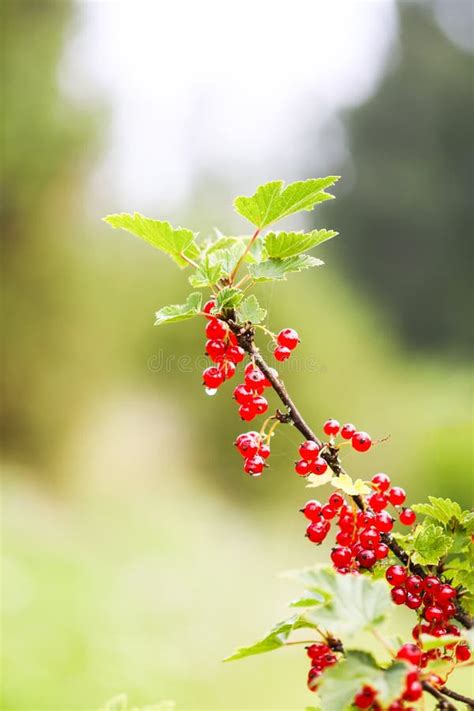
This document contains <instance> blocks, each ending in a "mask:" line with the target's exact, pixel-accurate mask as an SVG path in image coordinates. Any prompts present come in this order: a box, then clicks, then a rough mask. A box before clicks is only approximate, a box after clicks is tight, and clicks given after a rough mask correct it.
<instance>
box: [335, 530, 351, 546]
mask: <svg viewBox="0 0 474 711" xmlns="http://www.w3.org/2000/svg"><path fill="white" fill-rule="evenodd" d="M336 543H339V545H340V546H350V545H351V543H352V535H351V534H350V533H347V532H346V531H339V533H338V534H337V535H336Z"/></svg>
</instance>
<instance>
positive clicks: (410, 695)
mask: <svg viewBox="0 0 474 711" xmlns="http://www.w3.org/2000/svg"><path fill="white" fill-rule="evenodd" d="M422 695H423V685H422V683H421V679H420V673H419V671H418V670H417V669H414V668H413V667H412V666H411V665H410V669H409V670H408V671H407V675H406V677H405V689H404V691H403V694H402V696H401V698H399V699H396V700H395V701H392V703H391V704H390V706H389V707H388V709H387V711H415V708H414V707H413V706H406V705H405V702H408V703H410V702H411V701H418V699H420V698H421V696H422ZM353 703H354V706H355V707H356V708H358V709H371V710H372V711H380V710H381V709H382V706H381V705H380V704H379V703H378V702H377V691H376V690H375V689H373V688H372V687H371V686H369V685H366V686H364V687H363V688H362V689H361V690H360V691H359V692H358V693H357V694H356V695H355V696H354V702H353Z"/></svg>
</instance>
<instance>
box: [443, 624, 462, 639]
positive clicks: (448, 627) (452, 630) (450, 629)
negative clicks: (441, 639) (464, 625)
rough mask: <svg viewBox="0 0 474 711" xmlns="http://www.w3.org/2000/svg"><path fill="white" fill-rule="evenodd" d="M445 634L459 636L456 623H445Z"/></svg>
mask: <svg viewBox="0 0 474 711" xmlns="http://www.w3.org/2000/svg"><path fill="white" fill-rule="evenodd" d="M446 634H454V635H455V636H456V637H460V636H461V632H460V630H459V627H456V625H446Z"/></svg>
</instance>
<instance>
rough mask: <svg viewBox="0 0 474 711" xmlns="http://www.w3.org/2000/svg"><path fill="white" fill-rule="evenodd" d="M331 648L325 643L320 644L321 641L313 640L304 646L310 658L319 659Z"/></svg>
mask: <svg viewBox="0 0 474 711" xmlns="http://www.w3.org/2000/svg"><path fill="white" fill-rule="evenodd" d="M330 651H331V650H330V649H329V647H328V645H327V644H322V643H321V642H315V643H314V644H310V646H309V647H306V654H307V655H308V657H309V658H310V659H320V658H321V657H322V656H323V655H324V654H328V652H330Z"/></svg>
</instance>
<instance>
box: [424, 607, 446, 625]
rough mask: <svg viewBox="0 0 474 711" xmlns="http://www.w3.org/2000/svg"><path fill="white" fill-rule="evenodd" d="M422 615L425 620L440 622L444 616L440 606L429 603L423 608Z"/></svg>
mask: <svg viewBox="0 0 474 711" xmlns="http://www.w3.org/2000/svg"><path fill="white" fill-rule="evenodd" d="M424 616H425V620H427V621H428V622H441V621H442V619H443V617H444V613H443V610H442V609H441V608H440V607H437V606H436V605H430V606H429V607H426V608H425V612H424Z"/></svg>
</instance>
